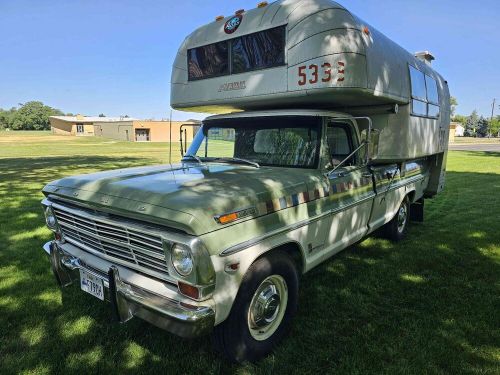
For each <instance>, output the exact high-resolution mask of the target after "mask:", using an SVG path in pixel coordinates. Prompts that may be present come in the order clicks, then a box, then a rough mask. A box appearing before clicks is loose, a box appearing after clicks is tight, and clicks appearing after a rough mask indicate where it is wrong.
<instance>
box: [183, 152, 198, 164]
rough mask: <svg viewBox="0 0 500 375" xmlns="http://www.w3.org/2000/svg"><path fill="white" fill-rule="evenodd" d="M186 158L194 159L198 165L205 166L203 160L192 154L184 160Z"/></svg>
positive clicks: (185, 156)
mask: <svg viewBox="0 0 500 375" xmlns="http://www.w3.org/2000/svg"><path fill="white" fill-rule="evenodd" d="M186 158H190V159H194V160H196V161H197V162H198V163H200V164H203V161H202V160H201V158H200V157H199V156H197V155H192V154H186V155H184V156H183V157H182V160H184V159H186Z"/></svg>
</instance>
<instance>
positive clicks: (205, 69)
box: [188, 42, 229, 81]
mask: <svg viewBox="0 0 500 375" xmlns="http://www.w3.org/2000/svg"><path fill="white" fill-rule="evenodd" d="M188 73H189V80H190V81H192V80H196V79H203V78H210V77H217V76H221V75H225V74H229V61H228V46H227V42H220V43H214V44H209V45H208V46H203V47H198V48H193V49H190V50H188Z"/></svg>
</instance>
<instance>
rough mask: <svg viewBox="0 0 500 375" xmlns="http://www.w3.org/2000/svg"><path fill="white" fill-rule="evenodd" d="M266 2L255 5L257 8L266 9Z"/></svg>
mask: <svg viewBox="0 0 500 375" xmlns="http://www.w3.org/2000/svg"><path fill="white" fill-rule="evenodd" d="M267 4H268V3H267V1H261V2H260V3H258V4H257V8H264V7H267Z"/></svg>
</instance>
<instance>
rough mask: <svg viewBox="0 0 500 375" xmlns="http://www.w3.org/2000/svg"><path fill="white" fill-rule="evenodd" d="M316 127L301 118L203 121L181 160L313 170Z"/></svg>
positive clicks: (316, 122)
mask: <svg viewBox="0 0 500 375" xmlns="http://www.w3.org/2000/svg"><path fill="white" fill-rule="evenodd" d="M320 124H321V121H320V119H319V118H317V117H305V116H280V117H253V118H241V119H224V120H210V121H205V122H204V124H203V126H202V128H201V129H200V130H199V131H198V133H197V134H196V136H195V138H194V139H193V143H192V144H191V147H190V148H189V149H188V151H187V152H186V155H185V159H184V160H187V159H189V158H190V159H192V160H195V161H198V162H200V161H202V162H205V161H222V162H224V161H225V162H232V163H241V164H247V165H256V166H260V165H265V166H280V167H292V168H315V167H316V165H317V161H318V154H319V144H320V142H319V140H320V134H319V132H320ZM188 155H191V157H189V156H188Z"/></svg>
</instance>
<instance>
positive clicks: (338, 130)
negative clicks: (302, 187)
mask: <svg viewBox="0 0 500 375" xmlns="http://www.w3.org/2000/svg"><path fill="white" fill-rule="evenodd" d="M326 136H327V144H328V150H329V151H328V152H329V156H330V157H331V163H332V167H334V166H335V165H338V164H340V162H341V161H343V160H344V159H345V158H346V157H347V156H349V154H350V153H352V152H353V151H354V150H355V149H356V147H358V145H359V140H358V138H357V134H356V133H355V131H354V128H353V126H352V125H350V124H348V123H344V122H336V121H331V122H329V123H328V125H327V134H326ZM327 182H328V184H329V191H330V196H329V199H328V203H327V205H328V208H327V209H328V210H329V211H330V220H331V222H330V226H329V232H328V234H327V237H326V251H325V257H328V256H330V255H332V254H335V253H336V252H338V251H340V250H342V249H343V248H344V247H345V246H348V245H350V244H352V243H354V242H356V241H358V240H360V239H361V238H362V237H363V236H364V235H365V234H366V233H367V229H368V227H367V226H368V221H369V219H370V213H371V209H372V203H373V198H374V196H375V193H374V191H373V182H372V176H371V173H370V171H369V169H368V167H367V166H366V165H365V163H363V160H361V157H360V154H359V153H357V154H355V155H354V156H352V157H351V158H350V159H349V160H347V161H346V162H345V163H344V164H343V165H342V166H341V167H339V168H338V169H337V170H336V171H335V172H333V173H331V174H329V175H328V177H327Z"/></svg>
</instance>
